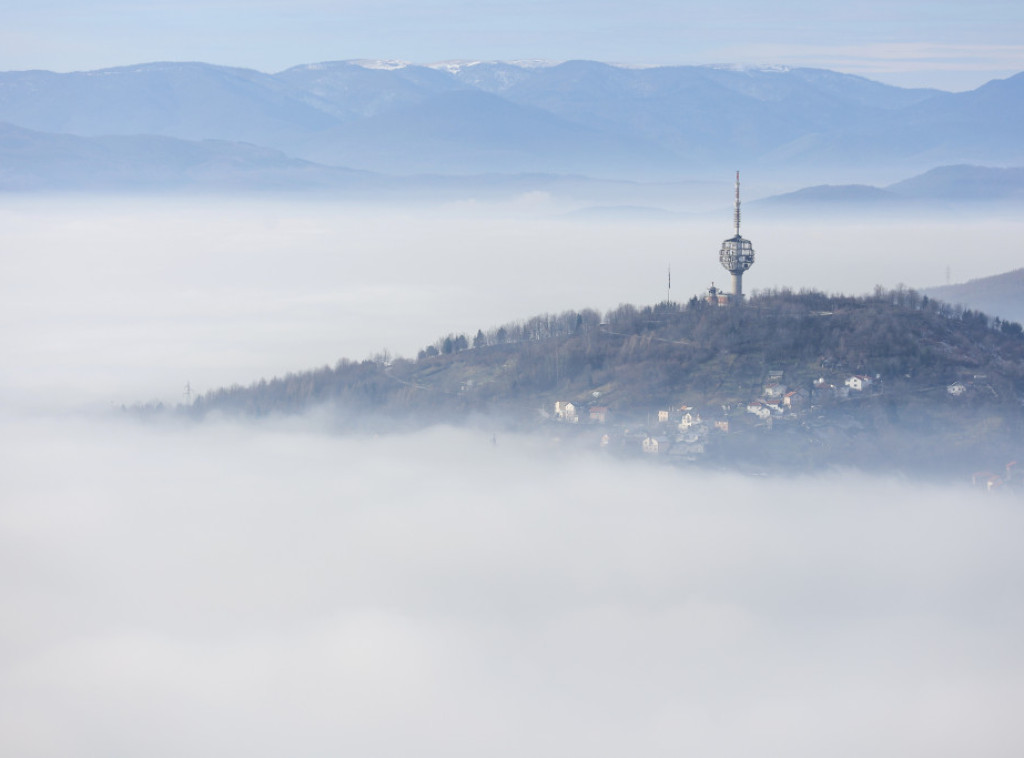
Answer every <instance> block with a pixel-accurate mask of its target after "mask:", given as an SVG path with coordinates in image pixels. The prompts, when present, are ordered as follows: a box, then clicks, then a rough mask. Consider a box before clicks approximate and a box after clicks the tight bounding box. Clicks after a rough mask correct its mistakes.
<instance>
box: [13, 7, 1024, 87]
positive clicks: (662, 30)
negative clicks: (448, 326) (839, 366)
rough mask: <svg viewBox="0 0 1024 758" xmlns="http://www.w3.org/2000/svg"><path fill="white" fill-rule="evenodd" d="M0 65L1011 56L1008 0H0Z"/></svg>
mask: <svg viewBox="0 0 1024 758" xmlns="http://www.w3.org/2000/svg"><path fill="white" fill-rule="evenodd" d="M0 11H2V18H3V19H4V24H3V28H2V29H0V70H18V69H29V68H41V69H49V70H53V71H72V70H87V69H96V68H103V67H108V66H118V65H128V64H132V63H141V62H147V61H154V60H199V61H206V62H210V63H218V64H226V65H235V66H243V67H248V68H255V69H258V70H261V71H268V72H272V71H279V70H281V69H284V68H288V67H289V66H293V65H297V64H301V63H312V62H317V61H325V60H344V59H351V58H395V59H401V60H408V61H411V62H415V63H430V62H435V61H440V60H451V59H483V60H515V59H524V58H542V59H550V60H565V59H572V58H587V59H592V60H602V61H608V62H619V63H635V64H701V63H742V64H786V65H800V66H818V67H823V68H832V69H836V70H840V71H846V72H849V73H855V74H861V75H864V76H867V77H870V78H874V79H878V80H881V81H886V82H890V83H893V84H901V85H906V86H935V87H940V88H943V89H968V88H972V87H974V86H977V85H978V84H981V83H983V82H985V81H988V80H989V79H992V78H998V77H1005V76H1008V75H1011V74H1013V73H1017V72H1018V71H1021V70H1024V2H1021V1H1020V0H974V1H971V2H969V1H968V0H956V1H955V2H954V1H951V0H859V1H857V2H850V1H849V0H846V1H844V2H831V1H830V0H824V1H823V0H815V1H812V0H778V1H777V2H773V3H767V2H763V1H761V2H753V1H751V0H718V1H717V2H715V3H711V2H700V3H696V2H688V1H687V0H682V1H677V2H670V1H669V0H637V1H636V2H622V1H621V0H614V1H613V0H586V1H585V2H584V1H583V0H518V2H510V1H509V0H435V1H433V2H415V1H414V0H202V1H200V0H175V1H173V2H172V1H171V0H141V1H138V0H135V1H133V0H94V1H89V0H84V1H83V0H35V2H32V3H26V2H23V0H0Z"/></svg>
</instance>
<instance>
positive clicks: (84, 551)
mask: <svg viewBox="0 0 1024 758" xmlns="http://www.w3.org/2000/svg"><path fill="white" fill-rule="evenodd" d="M500 210H501V211H502V212H500V213H497V212H494V213H491V212H488V213H481V212H479V211H478V209H472V208H471V209H468V210H467V209H465V208H460V209H446V210H444V211H443V212H436V213H433V214H423V213H421V212H412V211H387V212H384V211H372V212H371V211H368V210H366V209H353V208H339V207H333V206H330V205H328V204H322V203H318V204H307V205H300V204H294V203H269V202H268V203H260V204H251V203H247V202H242V201H235V202H231V203H223V204H220V203H214V202H206V203H187V202H182V201H175V202H173V203H171V202H162V203H157V204H147V203H142V202H141V201H131V200H126V201H124V202H123V203H121V204H118V205H113V204H111V203H109V202H102V203H101V202H99V201H96V202H92V201H90V202H84V201H77V202H72V203H63V204H61V203H57V202H56V201H53V200H45V199H42V198H40V199H38V200H31V201H29V200H18V201H16V202H9V203H8V204H7V206H6V207H5V209H4V210H2V211H0V244H2V245H3V257H2V266H3V269H2V272H0V273H2V276H0V287H2V288H3V291H2V298H0V339H2V343H0V347H2V350H3V356H4V358H3V363H2V371H3V373H2V375H0V432H2V434H0V446H2V460H3V466H2V476H0V561H2V563H3V569H2V571H0V609H2V611H0V613H2V616H0V753H2V754H4V755H17V756H90V757H92V756H97V757H99V756H103V757H104V758H107V757H109V756H138V755H173V756H196V755H247V756H254V757H260V756H279V755H283V754H288V755H301V756H328V755H330V756H335V755H339V754H346V755H360V756H379V757H381V758H388V757H391V756H395V757H397V756H407V755H410V754H417V755H428V756H479V755H489V756H524V755H533V756H565V755H590V756H622V755H641V756H668V755H673V756H677V755H680V754H693V755H708V756H751V755H780V756H781V755H785V756H808V757H810V756H820V755H834V756H863V755H865V754H871V755H879V756H907V755H929V756H957V757H959V756H963V755H966V754H980V755H986V756H1018V755H1020V754H1021V751H1022V749H1024V728H1022V727H1021V726H1020V723H1019V722H1020V719H1019V714H1018V710H1019V708H1018V706H1017V703H1018V701H1019V698H1020V693H1021V691H1022V689H1024V650H1022V648H1021V646H1020V643H1019V640H1020V639H1021V636H1022V633H1024V610H1022V608H1024V606H1022V604H1021V597H1022V592H1024V557H1022V555H1021V551H1020V549H1019V542H1020V535H1021V533H1022V527H1024V511H1022V510H1021V508H1020V503H1019V500H1016V499H1013V498H1005V497H984V496H980V495H979V494H977V493H975V492H972V491H969V490H968V489H967V488H966V487H965V488H964V489H958V488H955V487H948V486H947V487H941V488H940V487H932V486H930V485H928V484H923V483H921V482H911V481H903V480H895V479H889V478H882V477H872V476H870V475H866V474H862V473H859V474H855V473H852V472H842V471H840V472H835V473H833V474H830V475H827V476H822V477H815V478H810V477H808V478H795V479H794V478H788V479H783V478H777V479H771V478H769V479H761V478H749V477H740V476H736V475H715V474H710V473H706V472H689V471H683V470H677V469H673V468H669V467H661V466H654V465H649V464H646V463H643V462H632V463H631V462H624V461H615V460H612V459H609V458H606V457H603V456H600V455H597V454H594V455H578V454H573V453H570V452H567V451H564V450H560V449H558V448H556V447H552V446H551V445H550V444H549V443H547V442H546V441H543V440H538V439H534V438H530V437H517V436H511V435H504V434H499V435H498V436H497V438H492V435H491V433H490V432H489V431H486V430H480V429H451V428H443V427H438V428H431V429H426V430H423V431H421V432H418V433H414V434H387V433H381V434H379V435H372V434H369V435H368V434H358V435H346V434H340V433H338V430H337V429H336V428H335V427H334V426H333V424H332V423H331V420H330V418H329V416H327V415H325V414H318V413H311V414H309V415H308V416H306V417H303V418H290V419H280V418H278V419H267V420H263V421H261V422H258V423H257V422H245V421H231V420H223V419H221V420H212V421H208V422H204V423H202V424H198V425H186V424H181V425H179V424H176V423H174V422H170V421H153V422H148V423H145V422H140V421H137V420H133V419H131V418H127V417H125V416H124V415H122V414H120V413H117V412H115V411H113V410H112V409H111V406H119V405H120V404H121V403H133V402H145V401H148V400H151V399H156V400H162V401H164V402H177V401H179V400H180V399H181V396H182V390H183V388H184V385H185V383H186V382H189V383H191V385H192V387H193V388H194V389H195V391H200V392H201V391H204V390H207V389H212V388H214V387H217V386H220V385H222V384H229V383H232V382H241V383H246V382H249V381H254V380H256V379H259V378H260V377H270V376H272V375H277V374H282V373H285V372H287V371H289V370H300V369H304V368H309V367H313V366H316V365H322V364H324V363H332V362H333V361H335V360H337V359H338V358H341V357H349V358H355V359H360V358H363V357H366V356H367V355H368V354H369V353H371V352H375V351H378V350H380V349H382V348H385V347H387V348H389V349H390V350H392V351H393V352H396V353H398V354H401V355H406V356H411V355H413V354H414V353H415V351H416V350H417V349H418V348H419V347H422V346H423V345H425V344H428V343H430V342H432V341H433V340H434V339H435V338H436V337H438V336H440V335H443V334H445V333H447V332H450V331H458V332H470V333H472V332H474V331H475V330H476V329H477V328H480V327H482V328H485V329H486V328H487V327H489V326H492V325H495V324H498V323H501V322H504V321H507V320H510V319H515V318H520V317H529V316H531V315H534V314H535V313H537V312H543V311H559V310H565V309H568V308H583V307H588V306H589V307H595V308H607V307H613V306H615V305H617V304H619V303H620V302H636V303H649V302H654V301H656V300H659V299H661V298H663V297H664V294H665V292H664V284H665V269H666V268H667V266H669V265H671V266H672V271H673V296H674V297H678V298H679V299H683V298H688V297H689V296H690V295H691V294H693V293H694V292H696V291H698V290H700V289H702V288H704V287H706V286H707V284H709V283H710V280H712V279H715V280H718V279H721V280H724V278H725V277H724V275H723V274H724V272H722V271H721V270H720V268H719V267H718V263H717V259H716V258H717V248H718V245H719V244H720V242H721V240H722V238H724V237H726V236H729V234H730V233H731V230H730V228H729V225H728V221H729V218H728V217H726V218H725V219H724V223H722V224H717V223H710V222H709V223H707V224H705V223H703V222H701V223H699V224H688V223H682V222H681V223H679V224H675V223H658V224H640V223H629V224H617V225H613V224H604V223H597V224H594V223H592V222H589V221H588V222H586V223H582V222H575V221H566V220H564V219H551V218H549V217H547V216H544V215H542V214H537V213H527V212H524V211H522V210H521V209H500ZM748 221H749V228H748V222H745V226H744V234H745V236H748V237H749V238H751V239H752V240H753V241H754V244H755V249H756V250H757V252H758V255H759V258H758V262H757V264H756V265H755V267H754V268H753V269H751V272H750V274H749V275H748V279H747V283H748V286H749V287H750V288H758V287H768V286H784V285H789V286H793V287H802V286H808V287H812V286H813V287H817V288H820V289H824V290H828V291H847V292H854V293H856V292H864V291H868V290H870V289H871V288H872V287H873V286H874V285H875V284H882V285H885V286H892V285H894V284H896V283H898V282H905V283H907V284H918V283H920V284H921V285H927V284H935V283H941V281H942V280H943V277H944V275H945V268H946V266H947V265H950V266H952V267H953V269H954V272H956V274H959V276H958V278H962V279H966V278H969V277H972V276H982V275H985V274H991V273H999V272H1001V271H1005V270H1009V269H1010V268H1013V267H1015V266H1017V265H1019V264H1018V263H1017V262H1016V259H1013V258H1014V253H1013V250H1012V249H1008V246H1007V245H1006V244H1005V239H1006V238H1007V236H1008V235H1017V237H1019V232H1020V226H1019V224H1014V223H1004V224H1003V225H999V224H991V223H990V224H987V225H986V224H981V223H978V224H976V225H971V224H964V225H954V224H952V223H936V224H935V225H934V226H928V227H925V226H917V227H913V226H912V225H911V224H909V223H908V224H906V225H901V224H897V223H894V222H889V223H887V224H885V225H878V226H872V225H870V224H861V225H854V224H850V225H848V226H845V227H842V228H836V226H835V225H831V226H829V225H826V224H821V225H816V226H815V225H808V226H806V227H783V226H774V227H773V226H772V225H771V224H769V223H768V222H767V221H764V222H763V223H755V219H754V218H750V219H749V220H748ZM999 240H1003V241H1004V244H1002V245H999V244H996V243H997V242H998V241H999ZM901 251H906V252H907V256H908V257H907V258H904V257H903V256H902V252H901ZM1011 259H1013V260H1011ZM968 267H971V268H970V270H969V271H968V270H967V268H968ZM382 432H383V430H382Z"/></svg>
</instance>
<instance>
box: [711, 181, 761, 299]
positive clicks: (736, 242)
mask: <svg viewBox="0 0 1024 758" xmlns="http://www.w3.org/2000/svg"><path fill="white" fill-rule="evenodd" d="M733 226H734V227H735V229H736V234H735V235H733V236H732V237H730V238H729V239H727V240H725V241H724V242H723V243H722V249H721V250H720V251H719V253H718V262H719V263H721V264H722V268H724V269H725V270H726V271H728V272H729V273H730V274H732V293H731V294H730V300H734V301H735V302H737V303H738V302H740V301H741V300H742V298H743V272H744V271H746V270H747V269H748V268H750V267H751V266H753V265H754V246H753V245H751V244H750V240H746V239H743V237H741V236H740V172H739V171H737V172H736V206H735V209H734V210H733Z"/></svg>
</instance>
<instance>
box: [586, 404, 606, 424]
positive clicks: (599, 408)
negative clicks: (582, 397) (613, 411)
mask: <svg viewBox="0 0 1024 758" xmlns="http://www.w3.org/2000/svg"><path fill="white" fill-rule="evenodd" d="M607 421H608V406H607V405H592V406H590V423H592V424H604V423H605V422H607Z"/></svg>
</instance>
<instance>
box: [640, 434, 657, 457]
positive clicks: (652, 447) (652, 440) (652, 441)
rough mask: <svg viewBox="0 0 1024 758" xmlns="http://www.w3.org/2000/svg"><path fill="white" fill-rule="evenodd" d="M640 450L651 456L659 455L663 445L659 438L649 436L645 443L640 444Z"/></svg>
mask: <svg viewBox="0 0 1024 758" xmlns="http://www.w3.org/2000/svg"><path fill="white" fill-rule="evenodd" d="M640 448H641V449H642V450H643V451H644V452H645V453H647V454H649V455H657V454H658V451H659V449H660V448H661V443H660V442H658V439H657V437H651V436H647V437H644V441H643V442H641V443H640Z"/></svg>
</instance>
